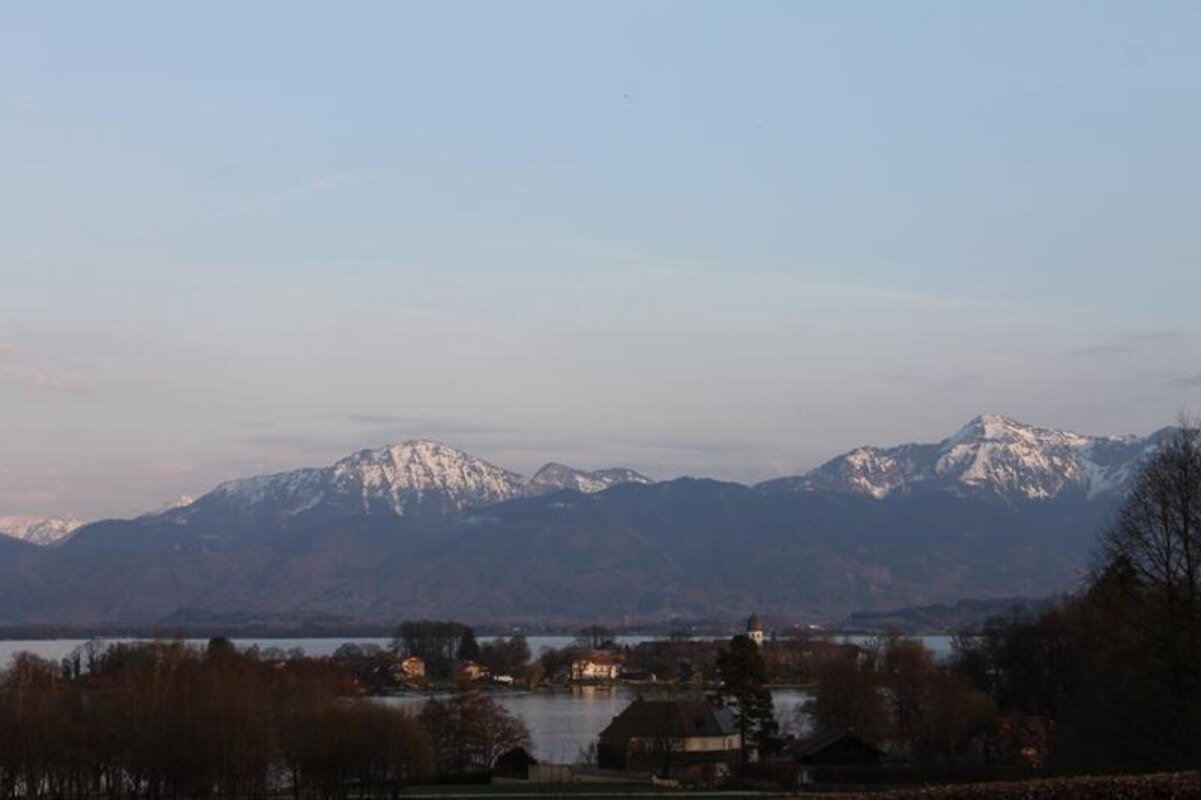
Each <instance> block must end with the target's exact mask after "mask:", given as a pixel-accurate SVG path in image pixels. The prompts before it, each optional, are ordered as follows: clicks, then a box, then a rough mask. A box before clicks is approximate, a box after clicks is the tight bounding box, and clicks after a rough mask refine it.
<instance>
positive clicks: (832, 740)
mask: <svg viewBox="0 0 1201 800" xmlns="http://www.w3.org/2000/svg"><path fill="white" fill-rule="evenodd" d="M844 739H849V740H850V741H852V742H855V743H856V744H857V745H859V746H860V747H862V748H865V749H867V750H874V751H875V752H877V753H880V754H881V755H883V753H884V751H883V750H881V749H880V748H879V747H876V746H875V745H874V744H872V743H871V742H869V741H867V740H866V739H863V738H861V737H859V736H857V735H855V732H854V731H848V730H844V729H842V728H834V729H832V730H828V731H822V732H821V733H816V734H814V735H812V736H810V737H808V738H805V739H801V740H800V741H799V742H797V743H796V744H795V745H793V748H792V754H793V756H794V757H796V758H798V759H802V758H810V757H812V756H815V755H817V754H818V753H820V752H822V751H823V750H825V749H826V748H828V747H830V746H832V745H835V744H837V743H838V742H841V741H842V740H844Z"/></svg>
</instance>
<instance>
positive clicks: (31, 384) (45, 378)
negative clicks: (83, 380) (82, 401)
mask: <svg viewBox="0 0 1201 800" xmlns="http://www.w3.org/2000/svg"><path fill="white" fill-rule="evenodd" d="M21 384H22V385H23V386H24V387H25V388H26V389H30V390H32V391H35V392H47V393H53V394H87V390H86V389H85V388H84V387H82V386H80V385H79V384H77V383H75V382H74V381H72V380H69V379H67V378H63V377H61V376H59V375H51V374H49V373H46V372H35V373H34V374H32V375H27V376H26V377H25V378H24V379H23V380H22V381H21Z"/></svg>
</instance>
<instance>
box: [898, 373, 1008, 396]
mask: <svg viewBox="0 0 1201 800" xmlns="http://www.w3.org/2000/svg"><path fill="white" fill-rule="evenodd" d="M885 380H887V381H888V382H889V383H893V384H896V385H898V386H917V387H921V388H923V389H927V388H928V389H938V390H940V391H944V392H957V391H960V390H963V389H968V388H971V387H972V386H976V385H978V384H979V383H980V382H981V381H982V380H984V376H983V375H979V374H977V373H974V372H959V373H955V374H953V375H948V376H946V377H941V378H940V377H933V376H929V375H916V374H913V373H907V372H899V373H893V374H891V375H886V376H885Z"/></svg>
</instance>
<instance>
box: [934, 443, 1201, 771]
mask: <svg viewBox="0 0 1201 800" xmlns="http://www.w3.org/2000/svg"><path fill="white" fill-rule="evenodd" d="M956 664H957V668H958V670H959V671H960V673H961V674H963V675H965V676H966V677H967V678H968V679H970V681H971V682H972V683H973V685H974V686H976V687H977V688H978V689H980V690H981V691H983V692H985V693H987V694H988V695H989V696H990V697H991V698H992V699H993V701H994V702H995V703H996V705H997V707H998V708H999V709H1000V710H1001V712H1002V713H1004V714H1007V715H1010V716H1014V717H1020V716H1025V717H1040V718H1045V719H1047V720H1051V721H1053V723H1054V725H1053V745H1054V751H1055V764H1056V766H1057V768H1059V769H1062V770H1065V771H1072V772H1097V771H1105V772H1112V771H1148V770H1156V769H1164V770H1167V769H1196V768H1198V767H1201V430H1199V429H1198V428H1197V426H1196V424H1195V423H1192V422H1190V421H1187V420H1186V421H1184V422H1183V423H1182V424H1181V425H1180V426H1179V428H1178V429H1177V430H1176V433H1175V434H1174V435H1173V436H1172V437H1170V438H1169V439H1168V440H1167V441H1165V442H1164V443H1163V444H1161V445H1160V447H1159V448H1158V450H1157V451H1156V452H1155V453H1154V454H1153V455H1152V456H1150V457H1149V458H1148V460H1147V461H1146V462H1145V463H1144V465H1143V467H1142V469H1141V470H1140V472H1139V474H1138V475H1137V476H1135V478H1134V481H1133V483H1132V486H1131V488H1130V490H1129V493H1128V494H1127V497H1126V499H1125V500H1124V502H1123V503H1122V505H1121V507H1120V508H1119V510H1118V512H1117V514H1116V515H1115V517H1114V519H1113V521H1112V523H1111V524H1110V525H1109V526H1108V527H1107V528H1106V529H1105V530H1104V531H1103V532H1102V534H1101V537H1100V540H1099V543H1098V548H1097V557H1096V564H1095V567H1094V569H1093V573H1092V576H1091V578H1090V580H1089V583H1088V587H1087V590H1086V591H1085V592H1084V593H1083V594H1081V596H1079V597H1077V598H1075V599H1073V600H1070V601H1067V602H1065V603H1063V604H1061V605H1060V606H1058V607H1056V608H1054V609H1051V610H1049V611H1046V612H1044V613H1043V614H1041V615H1038V616H1030V615H1018V616H1015V617H1012V618H1010V619H1005V620H996V621H994V622H992V623H990V624H989V625H987V626H986V628H985V629H984V631H983V632H982V633H980V634H978V635H976V636H972V637H965V638H964V639H963V640H962V641H961V642H960V643H959V646H958V648H957V655H956Z"/></svg>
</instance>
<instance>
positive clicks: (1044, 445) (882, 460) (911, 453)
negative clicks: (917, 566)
mask: <svg viewBox="0 0 1201 800" xmlns="http://www.w3.org/2000/svg"><path fill="white" fill-rule="evenodd" d="M1159 436H1160V434H1153V435H1152V436H1151V437H1146V438H1142V437H1137V436H1082V435H1080V434H1077V433H1072V432H1070V431H1062V430H1056V429H1053V428H1043V427H1038V426H1035V425H1026V424H1024V423H1021V422H1018V421H1016V420H1014V419H1011V418H1009V417H1006V416H1002V415H1000V414H984V415H981V416H978V417H975V418H974V419H972V420H970V421H969V422H968V423H967V424H966V425H964V426H963V427H962V428H961V429H960V430H959V431H957V432H956V433H954V434H952V435H951V436H949V437H947V438H946V439H944V440H942V441H941V442H938V443H936V444H906V445H901V446H899V447H891V448H879V447H860V448H856V449H855V450H852V451H851V452H849V453H846V454H844V455H842V456H838V457H837V458H834V459H832V460H831V461H828V462H826V463H825V464H823V465H821V466H820V467H818V468H817V469H815V470H813V471H811V472H809V473H807V474H805V475H802V476H800V477H798V478H784V479H780V480H777V481H769V482H767V483H766V484H761V486H762V487H764V488H766V489H768V490H793V491H818V490H825V491H843V492H850V493H853V494H867V495H870V496H872V497H875V498H877V499H880V498H884V497H887V496H889V495H891V494H894V493H898V492H899V493H912V492H917V491H928V490H944V491H953V492H988V493H992V494H995V495H998V496H1001V497H1009V498H1022V499H1027V500H1047V499H1051V498H1054V497H1058V496H1060V495H1062V494H1065V493H1068V492H1080V493H1083V494H1085V495H1086V496H1088V497H1095V496H1097V495H1099V494H1105V493H1109V492H1113V491H1119V490H1120V488H1121V487H1122V486H1123V485H1124V483H1125V479H1126V477H1128V476H1129V474H1130V473H1131V469H1132V467H1133V466H1134V465H1135V464H1136V463H1137V462H1138V460H1139V459H1141V458H1142V457H1143V456H1144V455H1145V454H1146V453H1147V452H1148V450H1149V449H1150V448H1151V447H1153V446H1154V444H1155V442H1156V441H1158V437H1159Z"/></svg>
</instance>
